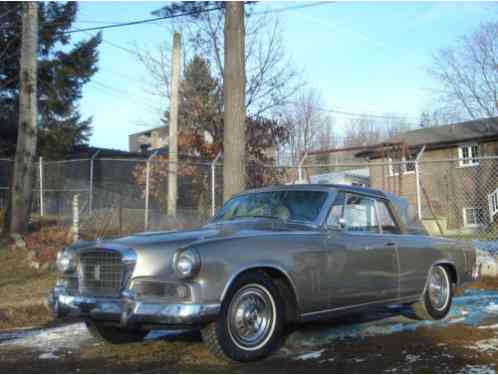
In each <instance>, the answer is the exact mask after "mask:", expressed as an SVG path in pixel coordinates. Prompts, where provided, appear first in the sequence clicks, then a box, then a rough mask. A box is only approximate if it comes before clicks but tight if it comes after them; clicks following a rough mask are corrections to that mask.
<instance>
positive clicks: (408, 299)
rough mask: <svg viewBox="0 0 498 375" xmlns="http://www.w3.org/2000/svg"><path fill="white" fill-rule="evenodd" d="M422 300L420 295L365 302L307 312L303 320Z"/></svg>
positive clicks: (302, 316) (302, 315) (303, 315)
mask: <svg viewBox="0 0 498 375" xmlns="http://www.w3.org/2000/svg"><path fill="white" fill-rule="evenodd" d="M418 298H420V296H419V295H413V296H406V297H402V298H390V299H383V300H378V301H372V302H365V303H359V304H357V305H348V306H341V307H336V308H333V309H326V310H319V311H312V312H307V313H304V314H301V318H305V317H308V316H313V315H319V314H327V313H332V312H335V311H343V310H349V309H354V308H358V307H363V306H369V305H377V304H382V303H385V304H390V303H392V302H404V301H411V300H412V299H413V300H417V299H418Z"/></svg>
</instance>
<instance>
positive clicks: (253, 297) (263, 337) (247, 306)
mask: <svg viewBox="0 0 498 375" xmlns="http://www.w3.org/2000/svg"><path fill="white" fill-rule="evenodd" d="M228 316H229V320H228V330H229V333H230V335H231V337H232V338H233V340H234V342H235V343H236V344H237V345H238V346H239V347H241V348H243V349H246V350H256V349H258V348H259V347H261V346H262V345H264V344H265V342H266V341H267V339H268V338H269V336H270V335H271V332H272V331H273V328H274V322H275V304H274V302H273V298H272V297H271V295H270V293H269V292H268V291H267V290H266V288H263V287H261V286H260V285H247V286H245V287H243V288H242V289H241V290H239V292H238V293H237V294H236V295H235V296H234V298H233V299H232V302H231V303H230V307H229V315H228Z"/></svg>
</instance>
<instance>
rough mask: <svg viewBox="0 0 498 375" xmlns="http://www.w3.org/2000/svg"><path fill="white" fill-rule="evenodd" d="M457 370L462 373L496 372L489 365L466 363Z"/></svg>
mask: <svg viewBox="0 0 498 375" xmlns="http://www.w3.org/2000/svg"><path fill="white" fill-rule="evenodd" d="M458 372H460V373H463V374H496V368H494V367H492V366H489V365H467V366H465V367H464V368H462V369H461V370H460V371H458Z"/></svg>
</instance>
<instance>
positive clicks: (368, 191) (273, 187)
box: [237, 184, 388, 198]
mask: <svg viewBox="0 0 498 375" xmlns="http://www.w3.org/2000/svg"><path fill="white" fill-rule="evenodd" d="M279 190H315V191H316V190H319V191H331V190H342V191H346V192H350V193H357V194H366V195H371V196H375V197H378V198H388V196H387V195H386V194H385V193H384V192H383V191H382V190H377V189H371V188H366V187H360V186H351V185H341V184H296V185H270V186H266V187H262V188H257V189H250V190H246V191H244V192H242V193H240V194H237V195H244V194H248V193H262V192H268V191H279Z"/></svg>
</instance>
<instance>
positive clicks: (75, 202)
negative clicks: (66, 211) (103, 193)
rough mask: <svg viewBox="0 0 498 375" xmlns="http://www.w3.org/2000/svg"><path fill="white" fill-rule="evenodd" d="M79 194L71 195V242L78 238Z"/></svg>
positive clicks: (76, 240)
mask: <svg viewBox="0 0 498 375" xmlns="http://www.w3.org/2000/svg"><path fill="white" fill-rule="evenodd" d="M79 198H80V195H79V194H74V195H73V242H78V240H79V239H80V203H79Z"/></svg>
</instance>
